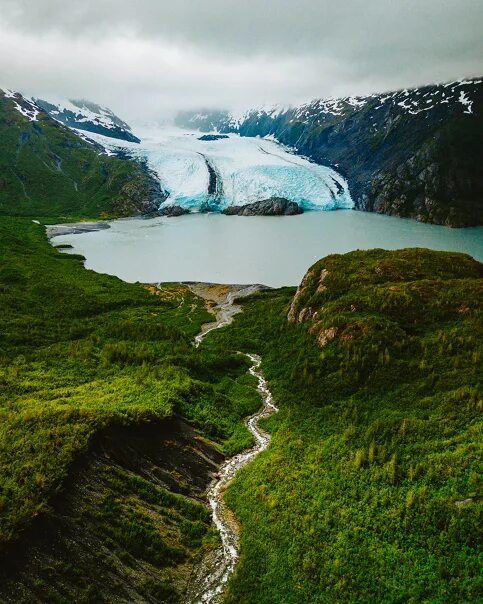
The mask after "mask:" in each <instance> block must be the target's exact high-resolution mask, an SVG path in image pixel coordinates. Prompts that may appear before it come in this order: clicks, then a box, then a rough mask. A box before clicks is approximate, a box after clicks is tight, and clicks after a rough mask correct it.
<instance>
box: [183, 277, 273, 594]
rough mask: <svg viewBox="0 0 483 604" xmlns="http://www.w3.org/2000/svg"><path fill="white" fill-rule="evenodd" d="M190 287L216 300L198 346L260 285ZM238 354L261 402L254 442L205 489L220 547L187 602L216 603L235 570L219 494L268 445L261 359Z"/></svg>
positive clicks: (235, 547) (232, 540)
mask: <svg viewBox="0 0 483 604" xmlns="http://www.w3.org/2000/svg"><path fill="white" fill-rule="evenodd" d="M190 287H191V289H192V291H193V292H194V293H196V294H197V295H201V296H202V297H204V298H205V299H208V300H213V299H215V300H217V304H216V307H215V309H214V311H215V313H216V321H214V322H213V323H209V324H207V325H205V326H203V328H202V330H201V332H200V333H199V334H198V335H197V336H196V338H195V346H199V345H200V344H201V343H202V341H203V339H204V338H205V337H206V336H207V335H208V334H209V333H210V332H211V331H213V330H214V329H218V328H221V327H224V326H226V325H228V324H229V323H230V322H231V321H232V320H233V315H235V314H236V313H237V312H240V311H241V308H240V306H238V305H237V304H236V303H235V299H236V298H237V297H240V296H246V295H249V294H251V293H254V292H256V291H259V290H260V289H263V288H264V286H261V285H246V286H239V285H237V286H217V285H210V284H199V283H197V284H190ZM240 354H245V355H246V356H247V357H248V358H249V359H250V361H251V363H252V364H251V366H250V369H249V372H250V374H251V375H253V376H254V377H255V378H256V379H257V382H258V383H257V390H258V392H259V394H260V397H261V401H262V405H261V407H260V409H259V410H258V411H257V412H256V413H254V414H253V415H251V416H249V417H247V418H246V419H245V425H246V427H247V429H248V430H249V431H250V432H251V434H252V435H253V438H254V443H255V444H254V445H253V446H252V447H251V448H250V449H248V450H245V451H242V452H241V453H238V454H237V455H234V456H233V457H230V458H228V459H226V460H225V461H224V462H223V464H222V465H221V467H220V469H219V471H218V474H217V475H216V476H215V478H214V479H213V481H212V482H211V484H210V486H209V488H208V502H209V505H210V507H211V511H212V518H213V522H214V524H215V525H216V527H217V528H218V530H219V531H220V535H221V546H220V547H218V548H217V549H216V550H214V551H212V552H210V554H209V555H208V556H207V557H206V558H205V559H204V560H203V561H202V563H201V564H200V566H199V567H198V569H197V572H196V573H195V574H194V576H193V579H192V581H191V584H190V586H189V588H188V597H187V600H186V602H187V603H189V604H194V603H196V604H198V603H211V604H217V603H219V602H221V600H222V597H223V592H224V589H225V587H226V584H227V582H228V579H229V578H230V576H231V574H232V573H233V571H234V570H235V565H236V562H237V560H238V557H239V554H240V548H239V537H238V526H237V523H236V521H235V519H234V517H233V514H232V513H231V511H230V510H229V509H228V508H227V506H226V504H225V502H224V499H223V493H224V491H225V489H226V488H227V487H228V485H229V484H230V482H231V481H232V480H233V478H234V477H235V476H236V473H237V472H238V470H240V468H242V467H243V466H245V465H247V464H248V463H249V462H250V461H252V460H253V459H254V458H255V457H256V456H257V455H258V454H259V453H260V452H261V451H263V450H264V449H266V448H267V447H268V445H269V443H270V435H269V434H268V433H267V432H265V431H264V430H262V429H261V428H260V426H259V422H260V420H261V419H264V418H266V417H268V416H270V415H271V414H272V413H275V412H276V411H278V409H277V407H276V406H275V404H274V402H273V396H272V393H271V392H270V390H269V388H268V385H267V381H266V379H265V378H264V376H263V373H262V371H261V369H260V365H261V358H260V357H259V356H258V355H256V354H252V353H240Z"/></svg>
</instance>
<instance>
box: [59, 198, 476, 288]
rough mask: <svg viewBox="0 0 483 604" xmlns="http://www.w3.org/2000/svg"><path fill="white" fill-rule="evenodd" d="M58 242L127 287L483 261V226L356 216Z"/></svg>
mask: <svg viewBox="0 0 483 604" xmlns="http://www.w3.org/2000/svg"><path fill="white" fill-rule="evenodd" d="M110 226H111V228H109V229H106V230H101V231H96V232H90V233H83V234H70V235H62V236H57V237H55V238H54V239H53V240H52V243H53V244H54V245H58V244H70V245H72V246H73V249H72V250H70V252H73V253H78V254H82V255H83V256H85V257H86V263H85V264H86V267H87V268H91V269H93V270H95V271H97V272H100V273H108V274H111V275H116V276H118V277H120V278H121V279H123V280H125V281H131V282H134V281H141V282H145V283H147V282H159V281H205V282H212V283H263V284H265V285H269V286H272V287H280V286H282V285H297V284H298V283H299V282H300V280H301V279H302V277H303V275H304V274H305V272H306V270H307V268H308V267H309V266H310V265H311V264H313V263H314V262H315V261H316V260H318V259H319V258H322V257H323V256H327V255H328V254H333V253H344V252H349V251H351V250H356V249H370V248H376V247H380V248H385V249H398V248H403V247H428V248H431V249H435V250H450V251H456V252H465V253H467V254H470V255H472V256H473V257H475V258H476V259H477V260H480V261H483V227H474V228H467V229H450V228H447V227H441V226H436V225H428V224H422V223H418V222H416V221H414V220H406V219H402V218H392V217H390V216H381V215H377V214H371V213H366V212H357V211H353V210H337V211H332V212H307V213H305V214H302V215H300V216H281V217H276V216H254V217H248V216H225V215H222V214H192V215H186V216H180V217H177V218H166V217H163V218H152V219H141V218H139V219H137V218H136V219H134V218H133V219H123V220H114V221H111V222H110Z"/></svg>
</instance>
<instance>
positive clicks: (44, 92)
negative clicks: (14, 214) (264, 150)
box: [0, 0, 483, 121]
mask: <svg viewBox="0 0 483 604" xmlns="http://www.w3.org/2000/svg"><path fill="white" fill-rule="evenodd" d="M482 28H483V3H482V2H481V0H459V1H458V0H425V1H424V2H421V1H419V2H416V1H415V0H392V1H389V0H371V2H367V0H365V1H364V2H362V1H361V0H345V1H344V2H340V1H339V2H335V1H334V2H327V1H317V0H265V1H263V0H257V1H255V0H245V1H244V2H243V3H242V2H240V1H239V0H237V1H233V0H204V1H203V2H202V1H198V2H196V1H194V0H189V1H188V0H177V1H176V2H169V3H168V2H165V1H163V0H162V1H159V0H136V2H132V1H124V0H97V1H96V2H94V1H92V0H83V1H82V2H78V1H76V2H71V1H66V0H64V1H63V2H61V1H59V0H36V2H27V1H26V0H15V1H12V0H0V73H1V76H0V85H2V86H8V87H11V88H14V89H18V90H21V91H24V92H26V93H29V94H34V95H37V96H44V97H49V98H50V97H86V98H89V99H92V100H94V101H97V102H100V103H104V104H106V105H108V106H110V107H112V108H113V109H114V110H115V111H117V112H118V113H119V114H120V115H122V116H123V117H126V118H128V119H131V120H134V119H135V120H140V121H142V120H146V121H149V120H156V119H160V118H162V117H163V116H167V115H169V114H171V113H173V112H174V111H176V110H178V109H186V108H193V107H203V106H205V107H230V108H235V109H240V108H243V107H247V106H252V105H259V104H262V103H272V102H282V103H293V102H300V101H303V100H308V99H310V98H313V97H319V96H322V97H323V96H337V95H346V94H366V93H369V92H374V91H383V90H389V89H392V88H399V87H406V86H412V85H418V84H422V83H428V82H434V81H442V80H448V79H454V78H456V77H460V76H472V75H481V74H482V73H483V65H482V59H481V57H483V37H482V36H481V31H482Z"/></svg>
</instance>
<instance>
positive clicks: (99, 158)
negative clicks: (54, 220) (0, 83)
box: [0, 90, 166, 217]
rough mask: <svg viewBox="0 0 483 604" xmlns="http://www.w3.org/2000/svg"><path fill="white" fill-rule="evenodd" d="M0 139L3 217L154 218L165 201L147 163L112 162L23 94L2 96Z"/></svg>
mask: <svg viewBox="0 0 483 604" xmlns="http://www.w3.org/2000/svg"><path fill="white" fill-rule="evenodd" d="M0 136H1V140H2V145H1V149H0V214H9V215H26V216H34V215H42V216H54V215H55V216H66V215H71V216H72V215H74V216H89V217H95V216H99V215H101V214H105V215H108V216H130V215H135V214H152V213H155V212H156V211H157V209H158V207H159V205H160V203H161V202H162V201H163V200H164V199H165V197H166V194H165V193H164V191H163V190H162V189H161V186H160V183H159V180H158V179H156V178H154V177H153V176H152V174H151V173H150V171H149V169H148V168H147V166H146V165H145V164H143V162H141V161H139V162H136V161H130V160H123V159H120V158H117V157H111V156H109V155H108V154H106V152H105V150H104V149H103V148H102V147H101V146H100V145H96V144H95V143H92V142H89V141H86V140H83V139H82V138H81V137H80V136H78V135H77V134H76V133H75V132H73V131H72V130H70V129H69V128H68V127H66V126H64V125H62V124H60V123H59V122H58V121H56V120H54V119H52V118H51V117H50V116H49V115H48V114H47V113H46V112H45V111H43V109H42V108H41V107H40V106H39V105H38V104H36V103H34V102H33V101H31V100H29V99H26V98H25V97H23V96H22V95H20V94H19V93H14V92H11V91H1V90H0Z"/></svg>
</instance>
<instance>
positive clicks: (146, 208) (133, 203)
mask: <svg viewBox="0 0 483 604" xmlns="http://www.w3.org/2000/svg"><path fill="white" fill-rule="evenodd" d="M133 163H134V164H135V168H136V172H137V178H126V181H125V183H124V184H123V185H122V187H121V190H120V194H119V195H118V196H117V198H116V199H115V200H114V201H113V202H112V204H111V205H112V211H113V212H114V213H115V214H117V215H119V216H158V215H159V206H160V205H161V204H162V203H163V201H165V199H166V198H167V196H168V194H167V193H166V191H164V190H163V189H162V188H161V184H160V182H159V179H158V178H156V176H155V175H154V174H153V172H152V171H151V170H150V169H149V168H148V166H147V164H145V163H143V162H139V161H133Z"/></svg>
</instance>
